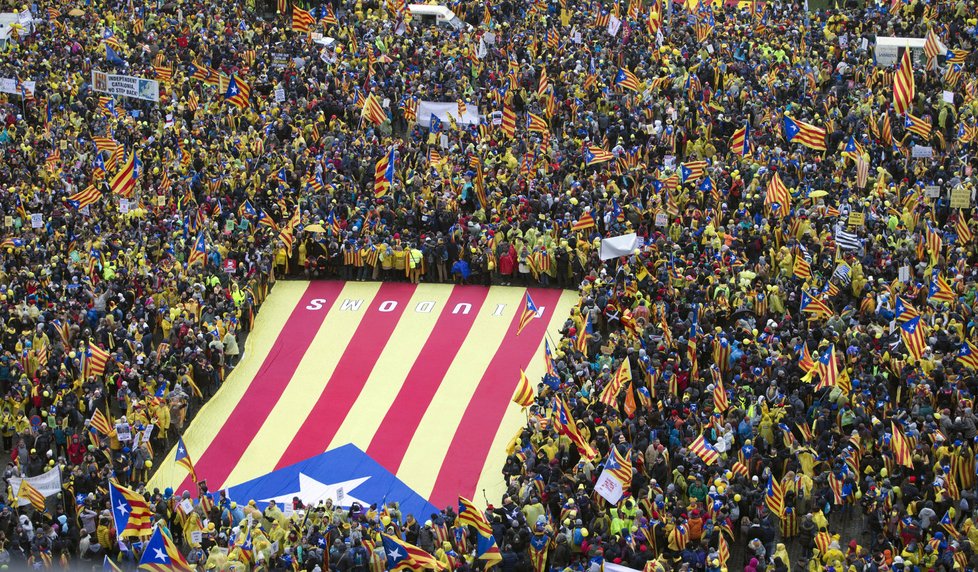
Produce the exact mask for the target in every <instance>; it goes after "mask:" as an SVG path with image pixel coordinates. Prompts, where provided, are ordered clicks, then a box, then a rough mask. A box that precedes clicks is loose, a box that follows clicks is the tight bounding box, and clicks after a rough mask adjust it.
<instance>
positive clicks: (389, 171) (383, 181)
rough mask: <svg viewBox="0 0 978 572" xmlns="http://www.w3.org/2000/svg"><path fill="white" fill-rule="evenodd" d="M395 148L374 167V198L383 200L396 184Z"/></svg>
mask: <svg viewBox="0 0 978 572" xmlns="http://www.w3.org/2000/svg"><path fill="white" fill-rule="evenodd" d="M395 160H396V158H395V155H394V147H391V149H390V151H389V152H387V153H385V154H384V155H383V156H381V158H380V159H378V160H377V163H376V165H375V166H374V198H378V199H379V198H381V197H383V196H384V195H386V194H387V193H388V192H390V189H391V185H393V184H394V163H395Z"/></svg>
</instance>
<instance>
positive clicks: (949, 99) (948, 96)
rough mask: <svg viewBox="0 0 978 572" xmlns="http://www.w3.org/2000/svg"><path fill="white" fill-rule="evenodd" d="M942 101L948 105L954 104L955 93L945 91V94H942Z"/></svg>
mask: <svg viewBox="0 0 978 572" xmlns="http://www.w3.org/2000/svg"><path fill="white" fill-rule="evenodd" d="M941 99H943V100H944V101H945V102H946V103H954V92H953V91H947V90H946V89H945V90H944V93H942V94H941Z"/></svg>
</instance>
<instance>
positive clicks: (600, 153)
mask: <svg viewBox="0 0 978 572" xmlns="http://www.w3.org/2000/svg"><path fill="white" fill-rule="evenodd" d="M614 157H615V156H614V155H612V154H611V152H610V151H607V150H605V149H602V148H601V147H591V146H590V145H588V144H587V143H585V144H584V164H585V165H586V166H588V167H592V166H594V165H600V164H601V163H607V162H608V161H610V160H612V159H614Z"/></svg>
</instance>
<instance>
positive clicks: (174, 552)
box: [139, 524, 251, 572]
mask: <svg viewBox="0 0 978 572" xmlns="http://www.w3.org/2000/svg"><path fill="white" fill-rule="evenodd" d="M250 537H251V530H249V531H248V538H249V539H250ZM250 544H251V541H250V540H245V542H244V544H243V545H242V546H241V549H242V550H241V551H242V553H245V552H246V549H245V546H248V545H250ZM244 559H245V564H247V563H248V561H249V559H248V557H247V556H245V557H244ZM139 569H140V570H148V571H150V572H193V571H194V570H196V568H195V567H193V566H191V565H190V564H188V563H187V560H186V558H184V557H183V554H181V553H180V550H179V549H178V548H177V545H176V544H175V543H174V542H173V539H172V538H171V536H170V531H169V530H167V528H166V527H165V526H164V525H163V524H160V525H159V526H157V527H156V529H155V530H153V536H151V537H150V539H149V542H147V543H146V545H145V546H144V547H143V554H142V556H141V557H140V558H139Z"/></svg>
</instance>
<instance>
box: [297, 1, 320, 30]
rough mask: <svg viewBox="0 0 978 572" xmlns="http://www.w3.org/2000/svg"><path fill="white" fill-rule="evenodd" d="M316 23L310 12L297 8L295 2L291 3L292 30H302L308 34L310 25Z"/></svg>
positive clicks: (310, 28)
mask: <svg viewBox="0 0 978 572" xmlns="http://www.w3.org/2000/svg"><path fill="white" fill-rule="evenodd" d="M315 23H316V19H315V18H313V17H312V14H310V13H309V12H307V11H305V10H303V9H302V8H299V7H298V6H296V5H295V4H293V5H292V31H293V32H302V33H303V34H308V33H309V32H311V31H312V25H313V24H315Z"/></svg>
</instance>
